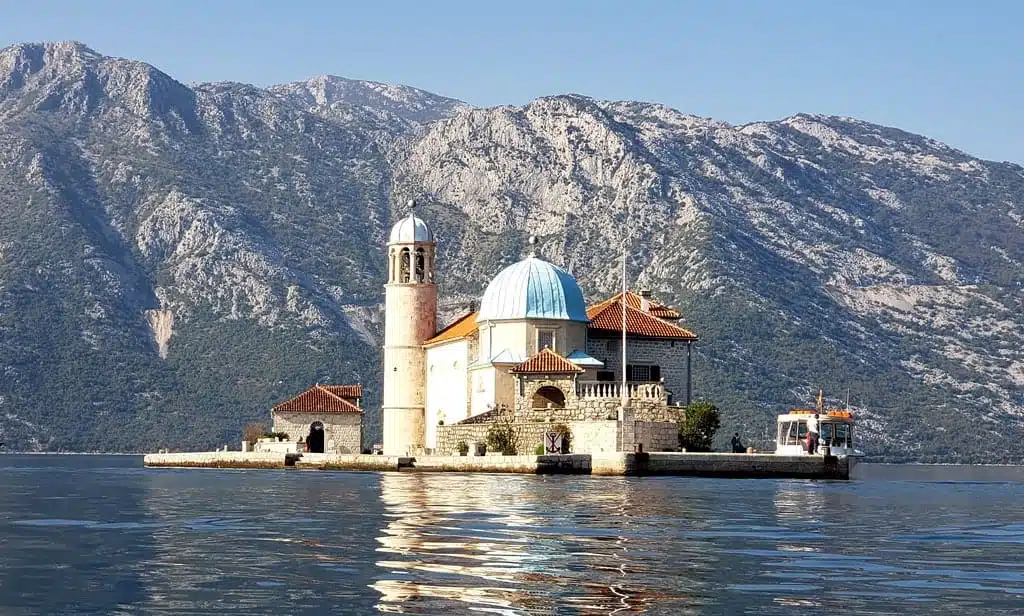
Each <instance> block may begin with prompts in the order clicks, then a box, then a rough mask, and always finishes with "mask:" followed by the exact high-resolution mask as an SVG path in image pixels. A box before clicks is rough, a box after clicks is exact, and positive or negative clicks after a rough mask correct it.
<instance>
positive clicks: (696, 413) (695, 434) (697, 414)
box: [679, 400, 722, 451]
mask: <svg viewBox="0 0 1024 616" xmlns="http://www.w3.org/2000/svg"><path fill="white" fill-rule="evenodd" d="M721 423H722V422H721V418H720V417H719V413H718V407H717V406H715V405H714V404H712V403H710V402H708V401H706V400H698V401H696V402H691V403H690V405H689V406H687V407H686V418H685V419H683V423H682V424H680V426H679V445H680V446H681V447H682V448H683V449H685V450H686V451H711V446H712V443H714V440H715V432H718V428H719V426H720V425H721Z"/></svg>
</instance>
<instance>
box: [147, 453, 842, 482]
mask: <svg viewBox="0 0 1024 616" xmlns="http://www.w3.org/2000/svg"><path fill="white" fill-rule="evenodd" d="M144 464H145V465H146V466H147V467H170V468H249V469H274V468H294V469H307V470H333V471H373V472H396V473H397V472H420V473H518V474H527V475H597V476H653V475H669V476H680V477H731V478H775V479H784V478H794V479H849V478H850V467H851V465H850V460H849V458H837V457H834V456H828V457H822V456H777V455H774V454H743V453H739V454H733V453H624V452H623V453H602V454H565V455H539V456H538V455H528V456H500V455H486V456H415V457H412V456H409V457H405V456H381V455H349V454H311V453H303V454H294V453H252V452H241V451H209V452H195V453H159V454H148V455H147V456H146V457H145V460H144Z"/></svg>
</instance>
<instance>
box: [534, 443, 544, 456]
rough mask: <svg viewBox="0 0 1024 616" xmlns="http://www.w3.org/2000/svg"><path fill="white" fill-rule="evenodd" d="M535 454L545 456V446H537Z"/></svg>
mask: <svg viewBox="0 0 1024 616" xmlns="http://www.w3.org/2000/svg"><path fill="white" fill-rule="evenodd" d="M533 453H535V454H536V455H538V456H542V455H544V445H537V446H536V447H534V448H533Z"/></svg>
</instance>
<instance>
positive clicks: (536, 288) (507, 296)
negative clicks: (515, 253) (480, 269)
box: [477, 256, 587, 323]
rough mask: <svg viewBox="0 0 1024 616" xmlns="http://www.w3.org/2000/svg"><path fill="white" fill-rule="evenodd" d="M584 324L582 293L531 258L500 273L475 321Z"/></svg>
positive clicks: (557, 271) (563, 274) (571, 281)
mask: <svg viewBox="0 0 1024 616" xmlns="http://www.w3.org/2000/svg"><path fill="white" fill-rule="evenodd" d="M515 319H555V320H564V321H581V322H584V323H585V322H586V321H587V307H586V304H585V303H584V301H583V292H582V291H580V287H579V285H578V284H576V279H575V278H573V277H572V274H570V273H569V272H567V271H565V270H564V269H562V268H560V267H558V266H557V265H553V264H551V263H548V262H547V261H545V260H543V259H538V258H537V257H534V256H530V257H527V258H526V259H523V260H522V261H520V262H519V263H514V264H512V265H510V266H508V267H506V268H505V269H503V270H501V272H499V273H498V275H497V276H495V277H494V280H492V281H491V284H489V285H487V290H486V291H484V297H483V299H482V300H481V301H480V314H479V315H477V321H502V320H515Z"/></svg>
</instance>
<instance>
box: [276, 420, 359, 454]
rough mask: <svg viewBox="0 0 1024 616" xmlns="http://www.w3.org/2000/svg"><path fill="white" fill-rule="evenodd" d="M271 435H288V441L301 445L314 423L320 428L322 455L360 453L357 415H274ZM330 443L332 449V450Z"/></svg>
mask: <svg viewBox="0 0 1024 616" xmlns="http://www.w3.org/2000/svg"><path fill="white" fill-rule="evenodd" d="M271 416H272V418H273V420H274V432H286V433H288V440H290V441H297V440H299V439H300V438H301V439H302V440H303V441H305V440H306V437H307V436H309V426H310V424H312V423H313V422H314V421H319V422H321V423H322V424H323V425H324V451H325V452H326V453H359V452H360V451H361V449H362V438H363V434H362V420H363V415H362V414H361V413H300V412H294V411H275V412H273V413H272V414H271ZM332 442H333V448H332V445H331V444H332Z"/></svg>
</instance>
